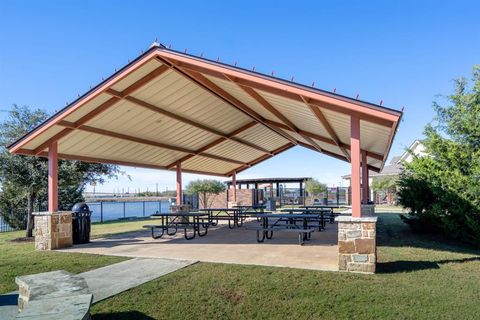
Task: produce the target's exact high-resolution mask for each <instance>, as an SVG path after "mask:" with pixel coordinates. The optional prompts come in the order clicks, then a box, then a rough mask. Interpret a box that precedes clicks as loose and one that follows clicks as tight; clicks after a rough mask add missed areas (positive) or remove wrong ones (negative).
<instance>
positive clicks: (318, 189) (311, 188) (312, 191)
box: [305, 178, 327, 197]
mask: <svg viewBox="0 0 480 320" xmlns="http://www.w3.org/2000/svg"><path fill="white" fill-rule="evenodd" d="M305 190H307V192H308V195H309V196H310V197H318V196H319V195H320V194H322V193H324V192H325V191H327V185H326V184H325V183H322V182H320V181H318V180H317V179H314V178H311V179H308V180H307V181H305Z"/></svg>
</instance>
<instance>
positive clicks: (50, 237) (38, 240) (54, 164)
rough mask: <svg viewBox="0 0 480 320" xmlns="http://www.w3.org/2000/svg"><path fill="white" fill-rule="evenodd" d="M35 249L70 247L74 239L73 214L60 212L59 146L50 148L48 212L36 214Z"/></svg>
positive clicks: (53, 143) (54, 143) (52, 145)
mask: <svg viewBox="0 0 480 320" xmlns="http://www.w3.org/2000/svg"><path fill="white" fill-rule="evenodd" d="M33 215H34V217H35V249H36V250H53V249H61V248H65V247H69V246H71V245H72V243H73V241H72V240H73V238H72V212H71V211H58V146H57V142H56V141H55V142H52V143H51V144H50V145H49V146H48V211H47V212H35V213H34V214H33Z"/></svg>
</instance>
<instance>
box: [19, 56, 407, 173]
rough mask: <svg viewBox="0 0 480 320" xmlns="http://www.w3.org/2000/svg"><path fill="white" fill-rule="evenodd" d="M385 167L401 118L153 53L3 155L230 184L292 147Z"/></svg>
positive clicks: (288, 85)
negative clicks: (353, 149) (53, 148)
mask: <svg viewBox="0 0 480 320" xmlns="http://www.w3.org/2000/svg"><path fill="white" fill-rule="evenodd" d="M351 115H355V116H358V117H359V118H360V119H361V121H360V125H361V128H360V131H361V149H362V150H364V151H365V152H366V153H367V163H368V165H369V167H370V169H372V170H377V171H378V170H379V169H381V168H382V167H383V165H384V161H385V159H386V157H387V154H388V152H389V149H390V146H391V143H392V139H393V136H394V133H395V131H396V128H397V126H398V122H399V120H400V117H401V112H399V111H395V110H391V109H387V108H382V107H380V106H375V105H370V104H367V103H365V102H361V101H358V100H353V99H348V98H345V97H342V96H339V95H335V94H331V93H327V92H323V91H320V90H316V89H312V88H306V87H302V86H300V85H297V84H294V83H292V82H287V81H283V80H279V79H275V78H271V77H266V76H264V75H260V74H257V73H253V72H250V71H245V70H242V69H239V68H235V67H231V66H226V65H223V64H220V63H215V62H212V61H208V60H204V59H200V58H196V57H192V56H189V55H185V54H180V53H178V52H174V51H171V50H168V49H166V48H163V47H154V48H152V49H151V50H149V51H148V52H146V53H145V54H143V55H142V56H141V57H139V58H138V59H137V60H135V61H134V62H132V63H130V64H129V65H127V66H126V67H125V68H124V69H122V70H120V71H119V72H117V73H116V74H114V75H113V76H112V77H110V78H109V79H107V80H106V81H104V82H103V83H101V84H100V85H99V86H97V87H96V88H94V89H93V90H91V91H90V92H88V93H87V94H85V95H84V96H82V97H81V98H79V99H78V100H77V101H75V102H74V103H72V104H71V105H69V106H67V107H66V108H65V109H63V110H62V111H60V112H59V113H57V114H56V115H54V116H53V117H52V118H51V119H49V120H48V121H47V122H45V123H44V124H42V125H41V126H39V127H38V128H36V129H35V130H33V131H32V132H30V133H29V134H27V135H26V136H25V137H23V138H22V139H20V140H19V141H17V142H16V143H14V144H13V145H11V146H10V147H9V149H10V151H11V152H13V153H17V154H26V155H39V156H45V155H46V153H47V151H48V146H49V145H50V144H51V143H52V142H54V141H58V156H59V158H64V159H77V160H84V161H93V162H105V163H114V164H120V165H131V166H136V167H147V168H158V169H168V170H170V169H174V168H175V165H176V163H177V162H178V161H180V162H181V163H182V171H185V172H194V173H205V174H213V175H221V176H229V175H231V174H232V173H233V172H240V171H242V170H245V169H248V168H249V167H251V166H253V165H255V164H257V163H259V162H261V161H264V160H266V159H268V158H270V157H272V156H274V155H276V154H278V153H280V152H282V151H285V150H287V149H289V148H291V147H293V146H295V145H299V146H303V147H306V148H309V149H312V150H315V151H318V152H322V153H324V154H326V155H329V156H333V157H336V158H339V159H341V160H345V161H349V160H350V150H349V147H350V146H349V141H350V117H351Z"/></svg>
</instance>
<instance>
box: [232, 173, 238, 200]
mask: <svg viewBox="0 0 480 320" xmlns="http://www.w3.org/2000/svg"><path fill="white" fill-rule="evenodd" d="M231 188H232V201H233V203H236V202H237V173H236V172H235V171H233V174H232V187H231Z"/></svg>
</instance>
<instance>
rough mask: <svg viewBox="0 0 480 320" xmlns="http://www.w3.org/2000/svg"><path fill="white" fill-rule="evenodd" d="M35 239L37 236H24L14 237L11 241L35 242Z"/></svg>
mask: <svg viewBox="0 0 480 320" xmlns="http://www.w3.org/2000/svg"><path fill="white" fill-rule="evenodd" d="M33 241H35V237H22V238H15V239H12V240H10V242H17V243H18V242H20V243H23V242H33Z"/></svg>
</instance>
